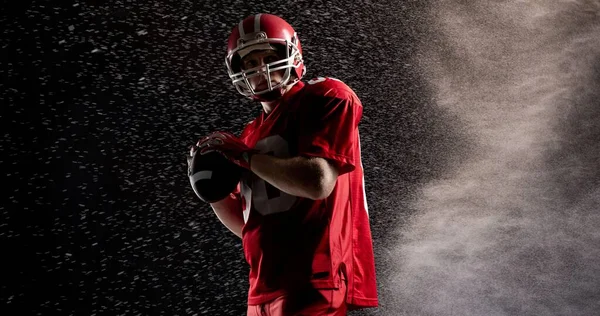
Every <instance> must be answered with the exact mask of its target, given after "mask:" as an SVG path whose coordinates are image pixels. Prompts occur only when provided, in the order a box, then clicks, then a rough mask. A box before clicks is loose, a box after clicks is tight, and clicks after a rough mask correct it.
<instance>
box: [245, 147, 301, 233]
mask: <svg viewBox="0 0 600 316" xmlns="http://www.w3.org/2000/svg"><path fill="white" fill-rule="evenodd" d="M254 148H255V149H257V150H258V151H260V153H262V154H268V155H273V156H275V157H278V158H287V157H289V156H290V152H289V146H288V143H287V141H286V140H285V139H283V137H281V136H279V135H273V136H269V137H267V138H264V139H261V140H260V141H259V142H258V143H257V144H256V146H254ZM247 181H249V182H250V183H245V182H247ZM241 191H242V192H241V193H242V195H243V196H244V199H245V200H246V203H245V204H246V207H245V209H244V221H245V222H246V221H248V217H249V215H250V208H251V207H252V205H254V209H255V210H256V211H258V212H259V213H260V214H262V215H269V214H275V213H280V212H285V211H288V210H290V208H291V207H292V206H293V205H294V203H295V202H296V200H297V197H296V196H293V195H290V194H287V193H285V192H282V191H281V190H279V189H277V188H275V187H274V186H272V185H271V184H270V183H268V182H266V181H265V180H263V179H261V178H260V177H257V176H253V177H252V178H251V179H245V181H242V185H241Z"/></svg>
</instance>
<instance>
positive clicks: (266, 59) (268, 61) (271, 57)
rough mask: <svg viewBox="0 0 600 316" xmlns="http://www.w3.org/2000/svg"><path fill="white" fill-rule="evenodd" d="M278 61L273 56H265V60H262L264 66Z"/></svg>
mask: <svg viewBox="0 0 600 316" xmlns="http://www.w3.org/2000/svg"><path fill="white" fill-rule="evenodd" d="M278 59H279V58H278V57H277V56H275V55H271V56H267V57H265V59H264V60H265V64H269V63H272V62H275V61H277V60H278Z"/></svg>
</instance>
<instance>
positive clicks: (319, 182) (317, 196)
mask: <svg viewBox="0 0 600 316" xmlns="http://www.w3.org/2000/svg"><path fill="white" fill-rule="evenodd" d="M337 175H338V174H337V170H336V169H335V168H334V167H332V166H331V165H330V164H329V163H327V162H326V161H325V160H324V159H323V162H322V165H321V168H319V172H318V175H317V176H316V177H315V178H316V181H314V182H313V185H311V190H310V198H311V199H313V200H322V199H326V198H327V197H329V195H331V192H333V189H334V188H335V184H336V182H337Z"/></svg>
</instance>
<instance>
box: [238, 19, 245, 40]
mask: <svg viewBox="0 0 600 316" xmlns="http://www.w3.org/2000/svg"><path fill="white" fill-rule="evenodd" d="M238 29H239V30H240V38H244V36H246V33H245V32H244V20H242V21H241V22H240V24H238Z"/></svg>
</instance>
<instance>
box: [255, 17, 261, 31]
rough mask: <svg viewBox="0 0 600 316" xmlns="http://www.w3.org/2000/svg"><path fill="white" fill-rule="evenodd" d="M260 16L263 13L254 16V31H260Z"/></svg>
mask: <svg viewBox="0 0 600 316" xmlns="http://www.w3.org/2000/svg"><path fill="white" fill-rule="evenodd" d="M260 16H261V13H259V14H257V15H255V16H254V33H256V32H260Z"/></svg>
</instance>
